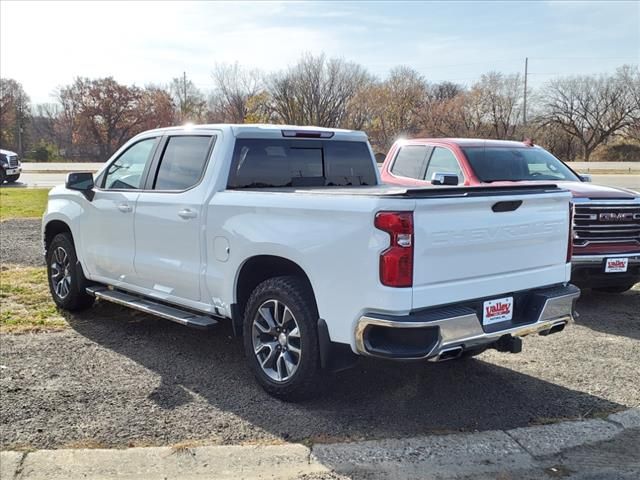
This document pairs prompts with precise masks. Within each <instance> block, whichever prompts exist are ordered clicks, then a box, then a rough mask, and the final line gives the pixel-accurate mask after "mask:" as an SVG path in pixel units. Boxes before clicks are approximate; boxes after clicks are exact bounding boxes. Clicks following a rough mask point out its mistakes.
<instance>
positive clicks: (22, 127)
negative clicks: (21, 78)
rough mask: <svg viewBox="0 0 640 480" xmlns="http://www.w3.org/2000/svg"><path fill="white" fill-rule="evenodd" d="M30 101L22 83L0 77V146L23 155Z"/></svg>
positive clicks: (29, 116)
mask: <svg viewBox="0 0 640 480" xmlns="http://www.w3.org/2000/svg"><path fill="white" fill-rule="evenodd" d="M30 109H31V107H30V101H29V97H28V96H27V94H26V93H25V91H24V89H23V88H22V85H21V84H20V83H18V82H17V81H15V80H13V79H10V78H0V146H2V148H6V149H8V150H13V151H15V152H17V153H18V154H19V155H21V156H22V155H23V154H24V151H25V146H26V144H27V138H26V133H27V126H28V125H29V122H30V118H31V115H30Z"/></svg>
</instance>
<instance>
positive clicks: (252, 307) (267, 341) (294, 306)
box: [243, 276, 321, 401]
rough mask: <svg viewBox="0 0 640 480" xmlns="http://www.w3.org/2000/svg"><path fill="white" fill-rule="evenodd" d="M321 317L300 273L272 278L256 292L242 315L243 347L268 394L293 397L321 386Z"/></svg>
mask: <svg viewBox="0 0 640 480" xmlns="http://www.w3.org/2000/svg"><path fill="white" fill-rule="evenodd" d="M317 321H318V312H317V310H316V306H315V302H314V300H313V294H312V293H311V292H310V291H309V288H308V287H307V285H306V283H305V282H304V281H303V280H302V279H300V278H299V277H295V276H282V277H274V278H270V279H267V280H265V281H264V282H262V283H260V284H259V285H258V286H257V287H256V288H255V290H254V291H253V292H252V294H251V296H250V297H249V301H248V302H247V306H246V308H245V314H244V323H243V334H244V348H245V353H246V355H247V357H248V359H249V364H250V365H251V368H252V370H253V373H254V375H255V377H256V379H257V380H258V383H260V385H261V386H262V388H264V389H265V390H266V391H267V392H268V393H269V394H271V395H273V396H274V397H278V398H280V399H282V400H288V401H291V400H301V399H304V398H308V397H310V396H312V395H313V394H314V393H316V392H317V391H318V390H319V388H320V386H321V382H320V355H319V347H318V330H317Z"/></svg>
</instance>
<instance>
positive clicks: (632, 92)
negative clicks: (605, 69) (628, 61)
mask: <svg viewBox="0 0 640 480" xmlns="http://www.w3.org/2000/svg"><path fill="white" fill-rule="evenodd" d="M615 78H616V79H617V80H618V81H619V82H621V83H622V84H623V85H626V86H627V87H628V88H629V100H630V101H631V102H632V105H631V107H632V111H631V113H630V117H631V122H630V124H629V126H628V128H625V129H623V134H624V135H625V136H627V137H629V138H632V139H634V140H636V141H640V68H638V66H637V65H636V66H632V65H623V66H622V67H620V68H619V69H618V70H617V72H616V77H615Z"/></svg>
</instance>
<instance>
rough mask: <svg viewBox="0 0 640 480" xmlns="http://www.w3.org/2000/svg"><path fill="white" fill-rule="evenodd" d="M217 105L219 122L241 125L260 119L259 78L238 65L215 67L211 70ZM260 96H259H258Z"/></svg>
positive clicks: (258, 73) (260, 92) (261, 97)
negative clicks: (220, 120) (220, 117)
mask: <svg viewBox="0 0 640 480" xmlns="http://www.w3.org/2000/svg"><path fill="white" fill-rule="evenodd" d="M213 81H214V84H215V89H216V91H215V94H214V95H215V96H216V97H217V98H216V105H217V108H218V109H219V112H220V114H221V115H220V116H222V117H223V118H222V121H225V122H231V123H244V122H246V121H247V120H254V119H255V117H261V116H262V115H261V113H262V112H261V110H262V107H263V103H262V102H261V101H260V100H263V101H264V100H265V96H264V94H263V93H264V92H263V86H262V74H261V73H260V71H258V70H247V69H245V68H243V67H241V66H240V65H238V64H237V63H235V64H233V65H229V64H217V65H216V66H215V68H214V70H213ZM261 94H262V95H261Z"/></svg>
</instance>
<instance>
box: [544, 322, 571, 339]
mask: <svg viewBox="0 0 640 480" xmlns="http://www.w3.org/2000/svg"><path fill="white" fill-rule="evenodd" d="M566 326H567V322H558V323H554V324H553V325H551V328H549V329H548V330H543V331H542V332H540V335H543V336H547V335H551V334H552V333H558V332H561V331H563V330H564V327H566Z"/></svg>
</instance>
